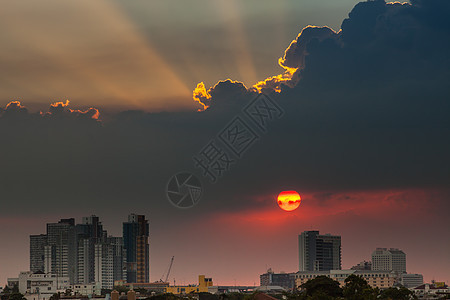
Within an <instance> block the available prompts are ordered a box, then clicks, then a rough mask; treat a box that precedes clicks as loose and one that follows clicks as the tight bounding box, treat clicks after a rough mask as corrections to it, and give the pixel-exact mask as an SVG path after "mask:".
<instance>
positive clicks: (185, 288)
mask: <svg viewBox="0 0 450 300" xmlns="http://www.w3.org/2000/svg"><path fill="white" fill-rule="evenodd" d="M209 286H213V282H212V280H211V278H206V277H205V275H199V276H198V285H175V286H169V287H166V288H165V292H166V293H172V294H175V295H178V294H189V293H207V292H208V287H209Z"/></svg>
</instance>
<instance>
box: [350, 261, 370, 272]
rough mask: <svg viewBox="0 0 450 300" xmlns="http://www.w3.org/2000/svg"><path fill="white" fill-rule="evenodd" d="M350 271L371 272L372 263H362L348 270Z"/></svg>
mask: <svg viewBox="0 0 450 300" xmlns="http://www.w3.org/2000/svg"><path fill="white" fill-rule="evenodd" d="M350 270H360V271H369V270H372V262H371V261H365V260H364V261H362V262H360V263H359V264H357V265H355V266H353V267H351V268H350Z"/></svg>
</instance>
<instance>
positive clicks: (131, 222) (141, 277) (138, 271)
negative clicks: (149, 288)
mask: <svg viewBox="0 0 450 300" xmlns="http://www.w3.org/2000/svg"><path fill="white" fill-rule="evenodd" d="M148 238H149V225H148V220H146V219H145V216H144V215H136V214H131V215H129V216H128V222H124V223H123V243H124V248H125V251H126V268H127V276H126V277H127V282H129V283H145V282H149V281H150V259H149V242H148Z"/></svg>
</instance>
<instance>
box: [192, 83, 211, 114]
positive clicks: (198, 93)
mask: <svg viewBox="0 0 450 300" xmlns="http://www.w3.org/2000/svg"><path fill="white" fill-rule="evenodd" d="M210 91H211V89H209V90H208V91H207V90H206V88H205V84H204V83H203V82H200V83H199V84H197V87H196V88H195V90H194V92H193V93H192V96H193V98H194V100H195V101H197V102H198V103H200V105H202V107H203V109H198V110H199V111H202V110H206V109H207V108H208V107H209V101H210V100H211V95H210V94H209V92H210Z"/></svg>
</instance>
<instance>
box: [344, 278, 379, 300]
mask: <svg viewBox="0 0 450 300" xmlns="http://www.w3.org/2000/svg"><path fill="white" fill-rule="evenodd" d="M343 295H344V298H345V299H348V300H372V299H377V296H378V290H377V289H373V288H372V287H371V286H370V285H369V284H368V283H367V281H366V280H365V279H364V278H362V277H361V276H356V275H354V274H352V275H350V276H348V277H347V278H346V279H345V286H344V288H343Z"/></svg>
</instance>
